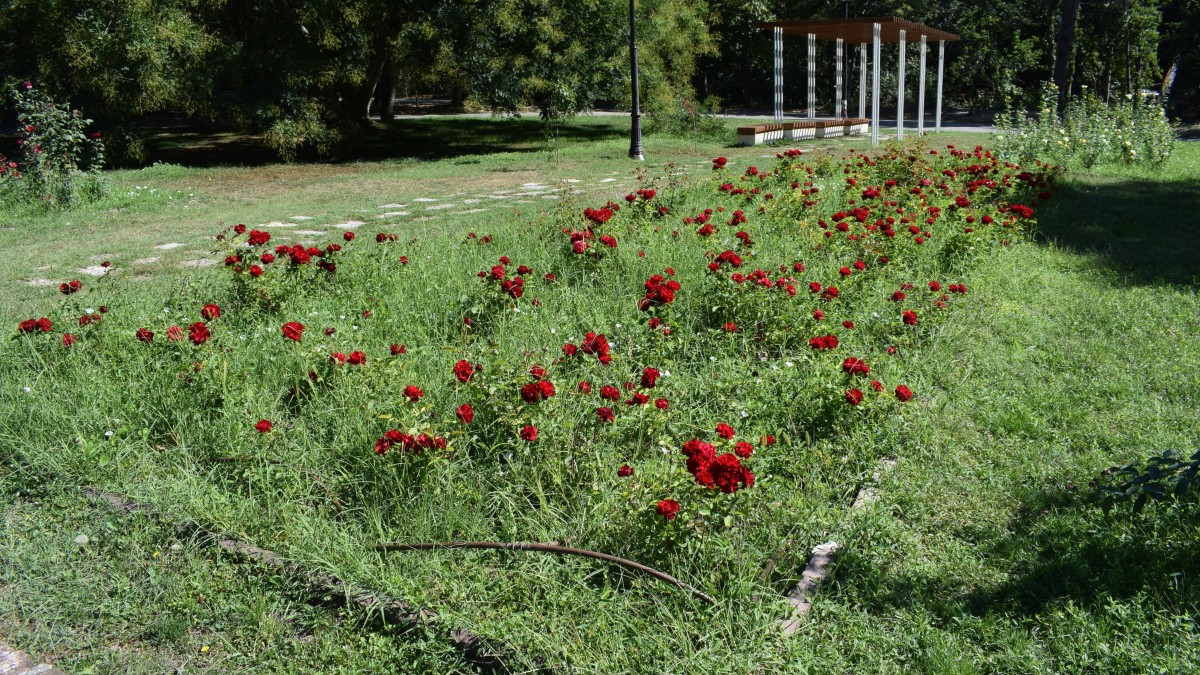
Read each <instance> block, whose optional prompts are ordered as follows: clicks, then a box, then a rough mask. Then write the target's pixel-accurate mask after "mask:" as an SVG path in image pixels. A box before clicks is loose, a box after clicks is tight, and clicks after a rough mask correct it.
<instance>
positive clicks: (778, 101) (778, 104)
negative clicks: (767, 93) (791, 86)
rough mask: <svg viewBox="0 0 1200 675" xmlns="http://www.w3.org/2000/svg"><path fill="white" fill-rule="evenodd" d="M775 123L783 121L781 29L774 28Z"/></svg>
mask: <svg viewBox="0 0 1200 675" xmlns="http://www.w3.org/2000/svg"><path fill="white" fill-rule="evenodd" d="M774 34H775V121H776V122H782V121H783V29H782V28H780V27H779V26H776V27H775V30H774Z"/></svg>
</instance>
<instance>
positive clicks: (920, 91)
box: [917, 33, 926, 136]
mask: <svg viewBox="0 0 1200 675" xmlns="http://www.w3.org/2000/svg"><path fill="white" fill-rule="evenodd" d="M925 49H926V47H925V34H924V33H921V77H920V78H919V80H918V84H917V135H918V136H924V135H925Z"/></svg>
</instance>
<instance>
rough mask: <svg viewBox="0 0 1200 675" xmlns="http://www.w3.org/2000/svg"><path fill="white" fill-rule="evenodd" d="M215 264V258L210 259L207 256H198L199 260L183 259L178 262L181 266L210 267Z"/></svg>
mask: <svg viewBox="0 0 1200 675" xmlns="http://www.w3.org/2000/svg"><path fill="white" fill-rule="evenodd" d="M216 264H217V261H216V260H211V259H209V258H200V259H199V260H184V261H183V262H181V263H179V265H180V266H181V267H212V266H213V265H216Z"/></svg>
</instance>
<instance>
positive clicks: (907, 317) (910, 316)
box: [903, 309, 917, 326]
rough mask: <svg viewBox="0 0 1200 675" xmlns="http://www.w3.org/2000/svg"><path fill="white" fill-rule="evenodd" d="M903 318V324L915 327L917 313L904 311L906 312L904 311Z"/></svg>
mask: <svg viewBox="0 0 1200 675" xmlns="http://www.w3.org/2000/svg"><path fill="white" fill-rule="evenodd" d="M903 316H904V324H905V325H906V326H915V325H917V313H916V312H914V311H912V310H909V309H906V310H904V314H903Z"/></svg>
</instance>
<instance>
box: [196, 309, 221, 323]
mask: <svg viewBox="0 0 1200 675" xmlns="http://www.w3.org/2000/svg"><path fill="white" fill-rule="evenodd" d="M200 316H202V317H204V320H205V321H212V320H213V319H215V318H217V317H219V316H221V308H220V307H218V306H216V305H205V306H203V307H201V308H200Z"/></svg>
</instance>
